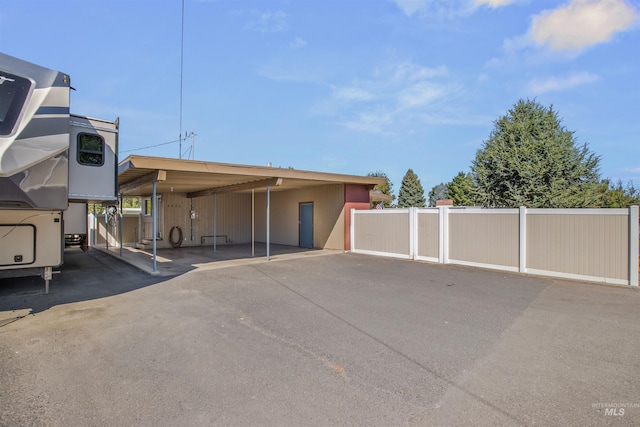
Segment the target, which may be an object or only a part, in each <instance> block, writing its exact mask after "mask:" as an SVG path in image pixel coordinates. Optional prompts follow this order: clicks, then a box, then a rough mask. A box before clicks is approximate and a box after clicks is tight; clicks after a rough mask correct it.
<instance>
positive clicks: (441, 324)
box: [0, 251, 640, 426]
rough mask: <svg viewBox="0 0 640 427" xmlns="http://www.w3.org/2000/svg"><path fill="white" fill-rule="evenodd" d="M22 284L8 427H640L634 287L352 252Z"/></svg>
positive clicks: (3, 298) (6, 372)
mask: <svg viewBox="0 0 640 427" xmlns="http://www.w3.org/2000/svg"><path fill="white" fill-rule="evenodd" d="M30 280H31V279H28V278H22V279H14V280H13V281H6V280H0V318H1V319H7V320H11V319H13V320H12V321H11V322H8V323H4V324H2V323H0V380H1V381H2V383H3V387H2V388H0V401H2V402H3V405H2V406H1V407H0V425H48V426H63V425H64V426H67V425H141V426H173V425H182V426H201V425H309V426H327V425H363V426H378V425H379V426H389V425H535V424H543V425H569V426H571V425H575V426H583V425H607V424H616V425H618V424H620V425H638V424H639V423H640V405H638V403H640V402H638V397H637V396H639V395H640V394H639V393H638V391H639V390H638V384H640V373H639V372H640V370H639V369H638V368H639V367H640V366H638V358H637V357H636V356H637V354H638V352H639V350H640V341H639V340H637V339H635V337H637V336H638V332H639V331H638V325H639V324H640V322H638V320H640V319H639V318H638V316H639V314H638V313H639V311H638V309H637V308H638V306H639V304H640V292H638V291H636V290H634V289H631V288H627V287H616V286H602V285H592V284H585V283H575V282H567V281H553V280H548V279H542V278H536V277H526V276H520V275H516V274H509V273H502V272H495V271H485V270H478V269H472V268H466V267H459V266H447V265H444V266H443V265H433V264H427V263H419V262H410V261H404V260H397V259H387V258H377V257H369V256H363V255H354V254H330V255H326V256H310V257H304V256H302V255H300V257H297V258H295V259H286V260H281V261H278V262H269V263H268V262H262V263H252V264H244V265H240V266H228V267H227V268H207V267H205V268H193V269H192V270H190V271H188V272H186V273H184V274H181V275H178V276H173V277H169V276H167V277H165V276H162V277H160V276H158V277H153V276H150V275H148V274H146V273H143V272H141V271H140V270H138V269H137V268H134V267H132V266H130V265H128V264H126V263H123V262H121V261H120V260H119V259H117V258H114V257H112V256H109V255H107V254H104V253H102V252H98V251H90V252H88V253H83V252H74V253H71V254H70V255H69V257H68V258H67V261H66V263H65V266H64V267H63V268H62V269H61V273H60V274H59V275H58V276H56V278H55V282H56V283H55V286H53V284H52V287H51V289H52V293H51V294H50V295H48V296H45V295H42V294H41V293H35V291H34V290H35V289H38V286H37V285H36V282H35V281H34V282H31V281H30ZM611 404H616V405H625V406H626V407H625V408H624V409H625V411H624V413H623V414H621V413H620V411H619V410H618V412H617V414H615V415H614V414H613V412H612V411H608V412H607V409H609V408H607V407H605V405H611ZM634 405H636V407H634ZM616 409H621V408H616Z"/></svg>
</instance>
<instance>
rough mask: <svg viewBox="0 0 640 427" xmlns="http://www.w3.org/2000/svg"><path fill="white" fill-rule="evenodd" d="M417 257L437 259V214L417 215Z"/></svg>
mask: <svg viewBox="0 0 640 427" xmlns="http://www.w3.org/2000/svg"><path fill="white" fill-rule="evenodd" d="M417 235H418V246H417V251H418V252H417V254H416V255H417V256H420V257H430V258H438V239H439V236H438V214H437V213H418V230H417Z"/></svg>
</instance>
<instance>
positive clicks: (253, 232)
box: [251, 188, 256, 258]
mask: <svg viewBox="0 0 640 427" xmlns="http://www.w3.org/2000/svg"><path fill="white" fill-rule="evenodd" d="M255 221H256V190H255V189H254V188H252V189H251V257H252V258H253V257H254V256H256V224H255Z"/></svg>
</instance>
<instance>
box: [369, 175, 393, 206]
mask: <svg viewBox="0 0 640 427" xmlns="http://www.w3.org/2000/svg"><path fill="white" fill-rule="evenodd" d="M367 176H372V177H376V178H384V179H385V180H386V182H385V183H384V184H382V185H376V186H375V188H374V189H373V190H374V191H380V192H381V193H382V194H386V195H388V196H391V200H393V199H395V198H396V196H394V195H393V194H391V192H392V191H393V183H392V182H391V180H390V179H389V177H388V176H387V174H386V173H384V172H382V171H380V170H379V171H375V172H369V173H368V174H367ZM376 203H377V202H376ZM382 203H383V205H384V207H385V208H389V207H391V203H390V202H387V201H383V202H382ZM372 207H373V206H372Z"/></svg>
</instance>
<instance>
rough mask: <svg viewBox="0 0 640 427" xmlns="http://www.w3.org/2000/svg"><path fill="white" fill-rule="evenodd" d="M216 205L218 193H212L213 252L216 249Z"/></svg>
mask: <svg viewBox="0 0 640 427" xmlns="http://www.w3.org/2000/svg"><path fill="white" fill-rule="evenodd" d="M217 205H218V193H213V252H216V251H217V248H216V234H217V229H216V222H217V221H216V220H217V219H218V215H217V213H216V207H217Z"/></svg>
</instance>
